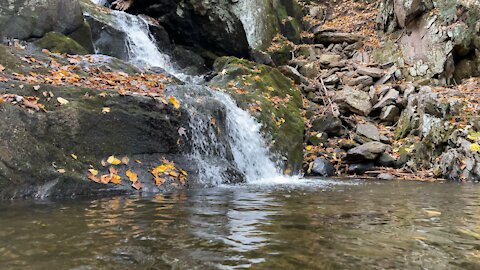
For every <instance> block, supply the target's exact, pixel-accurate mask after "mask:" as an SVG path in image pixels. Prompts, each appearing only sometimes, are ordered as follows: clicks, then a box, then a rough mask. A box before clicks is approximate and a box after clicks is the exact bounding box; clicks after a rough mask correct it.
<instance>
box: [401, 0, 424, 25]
mask: <svg viewBox="0 0 480 270" xmlns="http://www.w3.org/2000/svg"><path fill="white" fill-rule="evenodd" d="M393 2H394V10H395V16H396V17H397V21H398V24H399V25H400V27H402V28H404V27H405V26H407V25H408V24H409V23H410V22H411V21H413V19H415V18H416V17H417V16H418V15H420V14H422V12H424V11H425V10H426V6H425V3H424V2H425V1H424V0H408V1H406V0H394V1H393Z"/></svg>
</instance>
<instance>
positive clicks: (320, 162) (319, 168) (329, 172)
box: [309, 158, 335, 177]
mask: <svg viewBox="0 0 480 270" xmlns="http://www.w3.org/2000/svg"><path fill="white" fill-rule="evenodd" d="M310 166H311V168H310V170H309V172H310V175H312V176H321V177H329V176H334V175H335V168H334V167H333V165H332V163H330V161H328V160H326V159H325V158H317V159H315V161H313V162H312V164H311V165H310Z"/></svg>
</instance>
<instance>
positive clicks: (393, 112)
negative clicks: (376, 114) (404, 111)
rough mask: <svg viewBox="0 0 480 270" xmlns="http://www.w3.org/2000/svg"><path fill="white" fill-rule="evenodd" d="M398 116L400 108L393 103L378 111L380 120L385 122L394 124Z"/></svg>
mask: <svg viewBox="0 0 480 270" xmlns="http://www.w3.org/2000/svg"><path fill="white" fill-rule="evenodd" d="M399 118H400V109H399V108H398V107H397V106H395V105H390V106H386V107H383V108H382V112H381V113H380V120H381V121H382V122H384V123H387V124H390V125H391V124H394V123H396V122H397V121H398V119H399Z"/></svg>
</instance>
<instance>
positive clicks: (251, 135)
mask: <svg viewBox="0 0 480 270" xmlns="http://www.w3.org/2000/svg"><path fill="white" fill-rule="evenodd" d="M92 1H95V2H99V1H100V2H101V1H102V0H92ZM114 15H115V18H116V19H117V25H116V27H118V28H120V30H121V31H122V32H125V33H126V34H127V36H128V44H127V46H128V50H129V56H130V62H131V63H133V64H135V65H139V66H147V67H159V68H162V69H164V70H165V71H167V72H168V73H170V74H173V75H174V76H176V77H177V78H179V79H181V80H183V81H184V82H189V83H190V84H188V85H187V86H184V87H182V86H179V87H177V88H176V89H174V91H171V93H169V94H171V95H174V96H177V97H178V98H179V99H180V100H182V106H184V108H185V109H186V110H187V111H189V114H190V123H189V128H190V130H191V138H189V139H190V140H191V144H192V148H193V149H192V153H191V159H192V160H194V161H195V162H196V163H197V164H198V170H199V178H200V179H199V181H201V182H203V183H205V184H211V185H216V184H220V183H222V182H229V179H228V177H230V176H231V174H229V173H228V168H226V166H228V165H226V164H229V163H232V164H233V165H234V167H235V169H236V170H238V171H240V172H241V173H242V174H243V175H244V176H245V180H246V181H247V182H249V183H255V182H259V181H263V180H265V179H280V178H282V177H281V175H282V174H281V172H280V170H279V169H278V168H277V167H276V165H275V163H274V162H273V161H272V159H271V158H270V156H269V151H268V148H267V146H266V142H265V141H264V139H263V137H262V135H261V132H260V129H261V125H260V123H258V122H257V121H256V120H255V118H253V117H252V116H251V115H250V114H249V113H248V112H246V111H244V110H242V109H240V108H239V107H238V106H237V104H236V103H235V101H234V100H233V99H232V98H231V97H230V96H228V95H227V94H225V93H221V92H217V91H213V90H211V89H209V88H208V87H204V86H200V85H198V79H197V78H192V77H191V76H187V75H185V74H182V73H181V72H179V71H178V70H176V68H175V65H174V64H172V62H171V60H170V58H169V57H168V55H166V54H164V53H162V52H161V51H159V49H158V47H157V45H156V42H155V40H154V38H153V37H152V35H151V33H150V31H149V26H148V23H147V22H146V21H145V20H144V19H143V18H141V17H139V16H134V15H130V14H127V13H124V12H119V11H114ZM192 83H196V84H197V85H195V84H192ZM185 87H187V88H188V89H185ZM205 100H208V102H210V103H202V101H205ZM215 103H218V104H217V105H219V106H221V107H223V109H224V111H225V119H224V120H225V121H224V122H225V123H224V124H225V126H226V127H225V128H226V130H225V133H226V134H220V135H219V134H218V130H215V125H212V123H211V120H212V119H211V118H210V117H211V115H209V113H211V112H212V111H211V108H216V106H212V105H211V104H215ZM209 110H210V111H209ZM222 136H223V137H222ZM225 137H226V139H225ZM232 159H233V160H232ZM227 160H228V161H229V162H226V161H227ZM230 161H231V162H230ZM262 179H263V180H262Z"/></svg>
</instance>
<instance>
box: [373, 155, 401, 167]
mask: <svg viewBox="0 0 480 270" xmlns="http://www.w3.org/2000/svg"><path fill="white" fill-rule="evenodd" d="M396 161H397V160H396V159H394V158H393V157H392V156H391V155H389V154H387V153H382V154H381V155H380V156H379V157H378V160H377V163H378V165H380V166H382V167H395V164H396Z"/></svg>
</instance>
